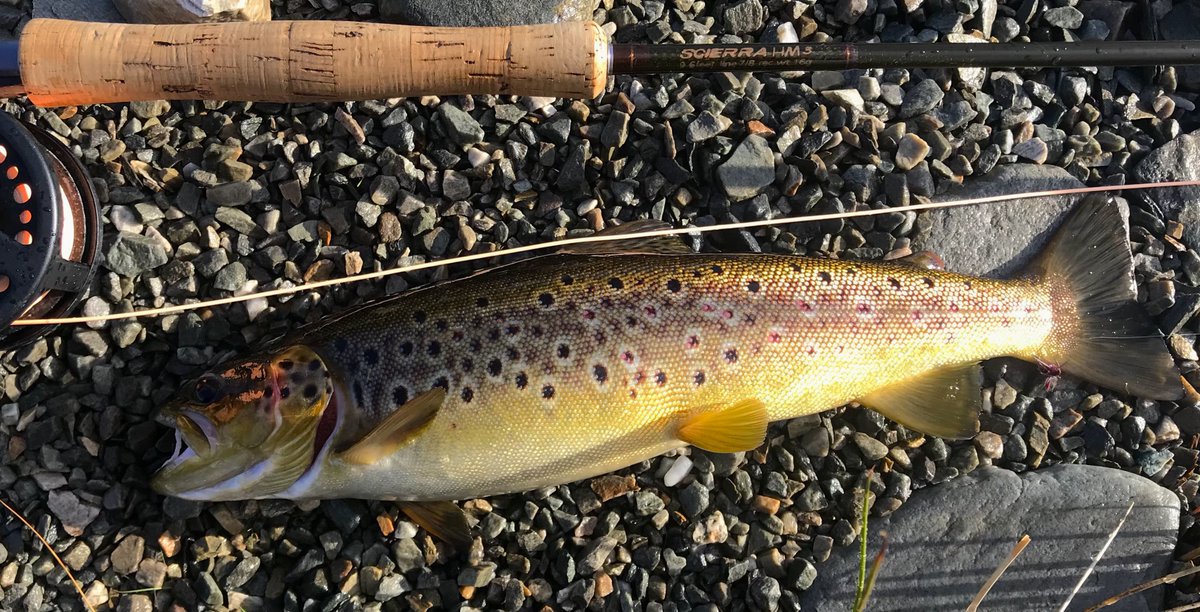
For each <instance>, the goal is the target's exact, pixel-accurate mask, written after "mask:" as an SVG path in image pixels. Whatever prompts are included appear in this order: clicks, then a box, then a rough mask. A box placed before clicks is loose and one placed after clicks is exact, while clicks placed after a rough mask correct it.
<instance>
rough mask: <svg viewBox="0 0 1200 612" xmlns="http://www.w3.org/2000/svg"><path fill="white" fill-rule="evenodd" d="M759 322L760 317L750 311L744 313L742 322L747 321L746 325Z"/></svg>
mask: <svg viewBox="0 0 1200 612" xmlns="http://www.w3.org/2000/svg"><path fill="white" fill-rule="evenodd" d="M757 322H758V317H756V316H754V315H752V314H750V313H747V314H744V315H742V323H745V324H746V325H754V324H755V323H757Z"/></svg>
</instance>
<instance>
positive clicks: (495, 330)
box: [488, 327, 500, 342]
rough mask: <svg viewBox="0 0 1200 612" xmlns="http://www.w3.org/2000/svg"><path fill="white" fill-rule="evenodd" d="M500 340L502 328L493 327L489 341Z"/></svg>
mask: <svg viewBox="0 0 1200 612" xmlns="http://www.w3.org/2000/svg"><path fill="white" fill-rule="evenodd" d="M499 339H500V328H499V327H493V328H491V329H489V330H488V340H491V341H493V342H494V341H496V340H499Z"/></svg>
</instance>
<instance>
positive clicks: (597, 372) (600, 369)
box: [592, 364, 608, 384]
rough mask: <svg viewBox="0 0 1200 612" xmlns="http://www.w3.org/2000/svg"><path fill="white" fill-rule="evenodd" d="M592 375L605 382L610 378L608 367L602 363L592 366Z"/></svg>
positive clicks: (600, 381)
mask: <svg viewBox="0 0 1200 612" xmlns="http://www.w3.org/2000/svg"><path fill="white" fill-rule="evenodd" d="M592 377H593V378H595V379H596V382H598V383H600V384H604V381H606V380H608V368H606V367H604V366H602V365H600V364H596V365H594V366H592Z"/></svg>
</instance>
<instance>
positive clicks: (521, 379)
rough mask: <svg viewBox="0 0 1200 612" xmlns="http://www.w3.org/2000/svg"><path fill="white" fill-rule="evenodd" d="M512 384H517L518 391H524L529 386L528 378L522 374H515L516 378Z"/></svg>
mask: <svg viewBox="0 0 1200 612" xmlns="http://www.w3.org/2000/svg"><path fill="white" fill-rule="evenodd" d="M513 382H515V383H517V388H518V389H524V388H525V387H528V386H529V376H526V375H525V373H524V372H517V377H516V379H515V380H514V381H513Z"/></svg>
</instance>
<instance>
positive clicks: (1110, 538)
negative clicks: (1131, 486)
mask: <svg viewBox="0 0 1200 612" xmlns="http://www.w3.org/2000/svg"><path fill="white" fill-rule="evenodd" d="M1130 512H1133V502H1129V507H1128V508H1126V509H1125V515H1124V516H1122V517H1121V520H1119V521H1117V526H1116V527H1113V530H1112V533H1109V534H1108V539H1107V540H1105V541H1104V546H1101V547H1100V552H1098V553H1096V556H1095V557H1093V558H1092V563H1091V565H1088V568H1087V570H1085V571H1084V572H1083V575H1082V576H1080V577H1079V582H1077V583H1075V588H1074V589H1073V590H1072V591H1071V594H1070V595H1068V596H1067V600H1066V601H1064V602H1063V605H1062V607H1061V608H1059V609H1058V612H1067V606H1068V605H1070V604H1071V600H1072V599H1075V595H1077V594H1078V593H1079V589H1082V588H1083V583H1085V582H1087V579H1088V577H1089V576H1091V575H1092V572H1093V571H1095V569H1096V565H1097V564H1098V563H1100V559H1101V558H1103V557H1104V553H1106V552H1108V547H1109V546H1112V543H1113V540H1115V539H1117V533H1119V532H1120V531H1121V527H1124V526H1125V520H1126V519H1128V518H1129V513H1130Z"/></svg>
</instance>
